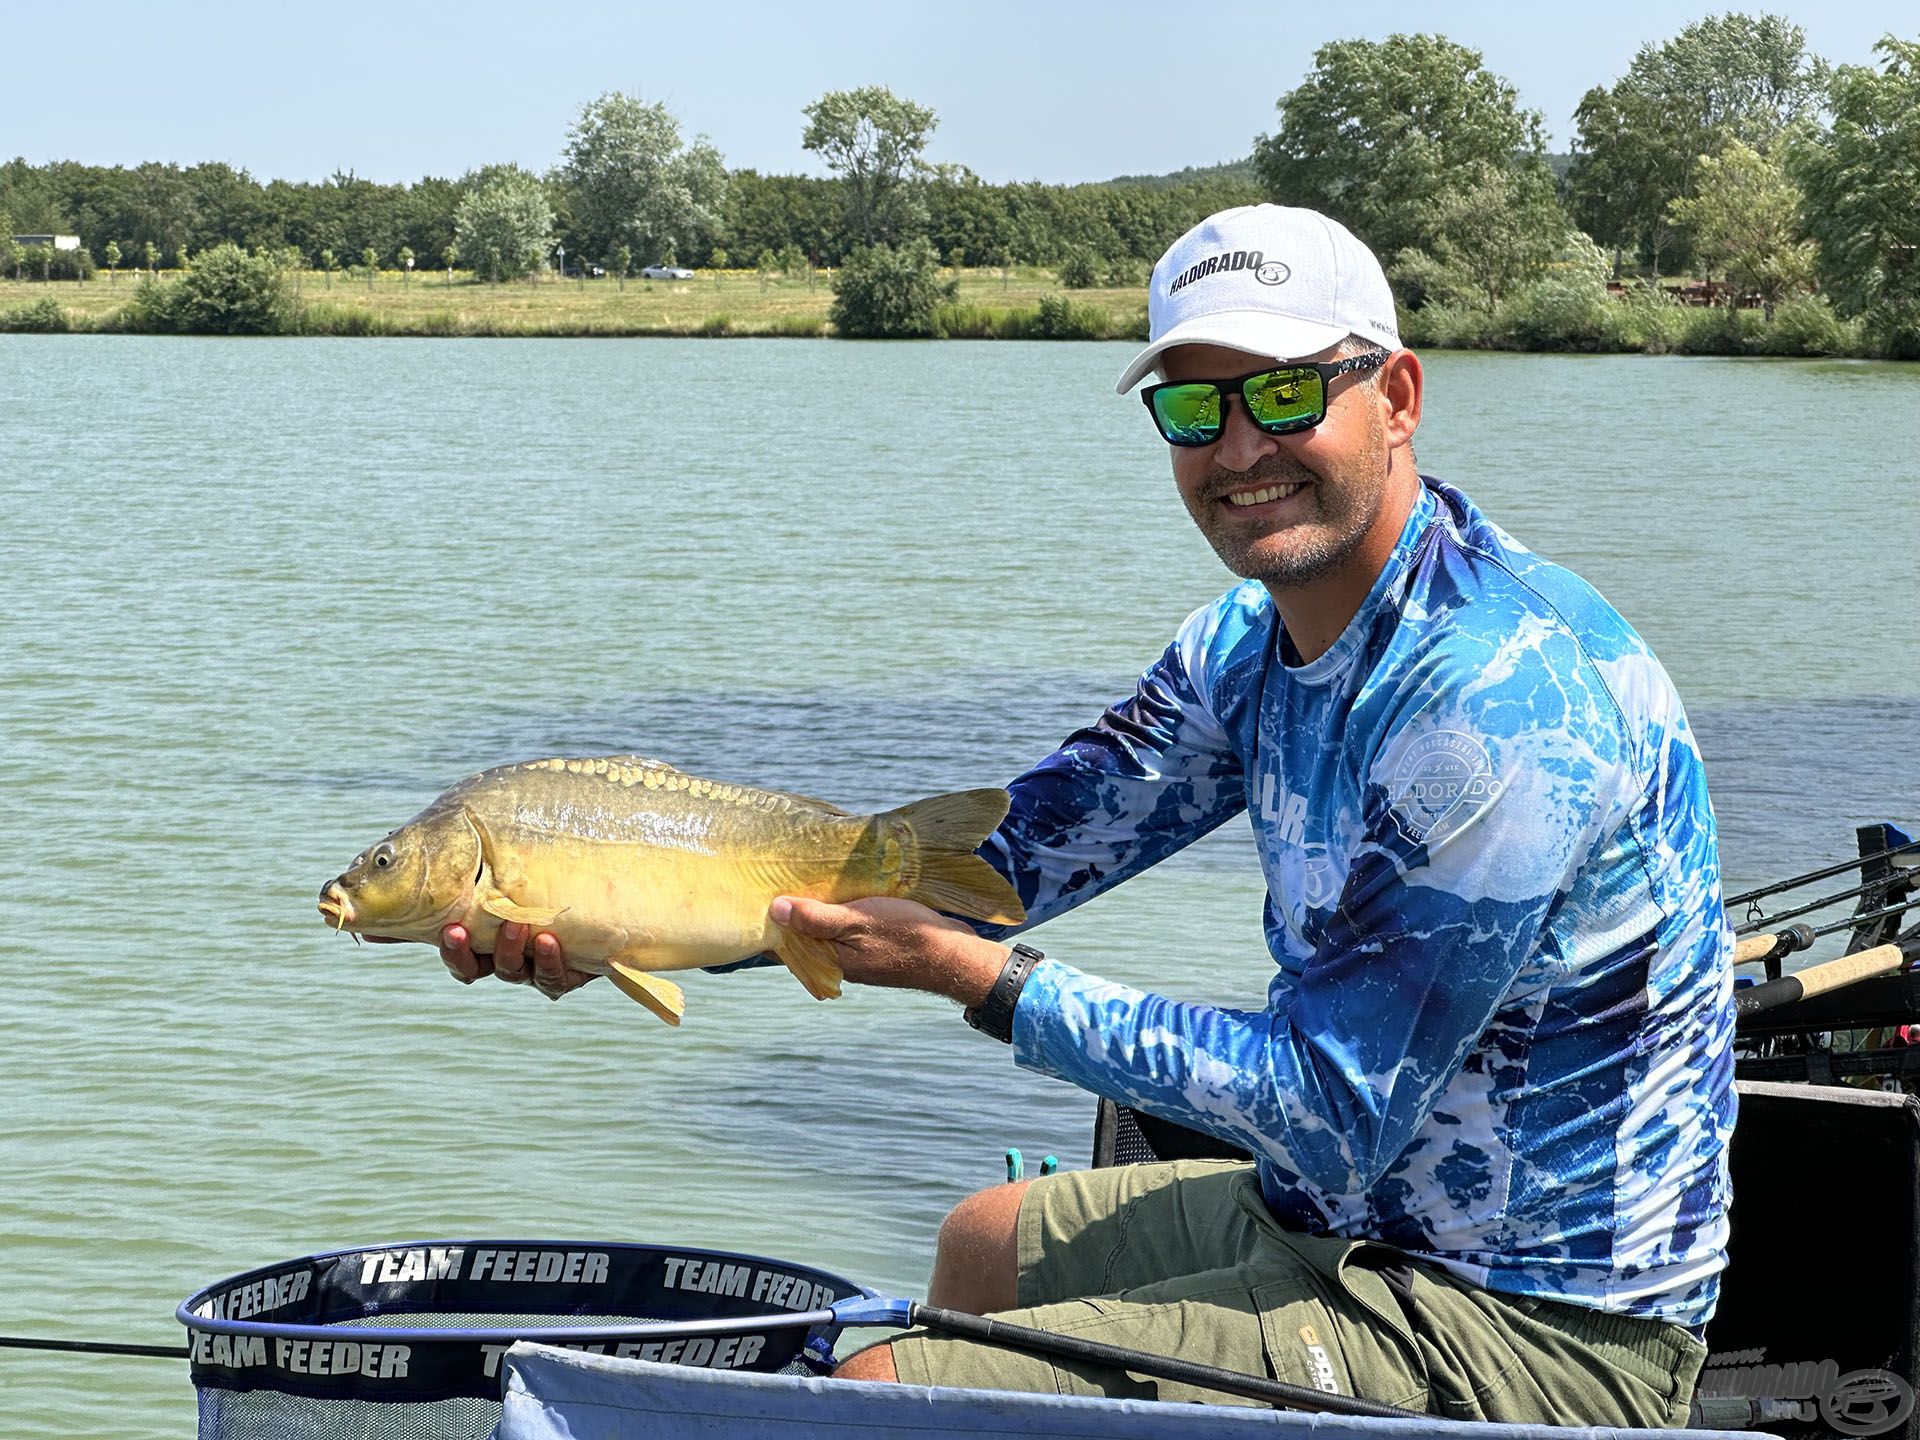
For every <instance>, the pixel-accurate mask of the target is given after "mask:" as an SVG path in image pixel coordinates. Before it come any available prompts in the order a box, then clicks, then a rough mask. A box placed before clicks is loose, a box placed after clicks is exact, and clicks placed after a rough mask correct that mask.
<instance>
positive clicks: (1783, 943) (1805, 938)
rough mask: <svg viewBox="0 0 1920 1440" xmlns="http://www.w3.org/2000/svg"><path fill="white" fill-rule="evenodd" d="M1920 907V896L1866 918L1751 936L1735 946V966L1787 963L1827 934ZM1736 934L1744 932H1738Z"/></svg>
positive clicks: (1851, 917) (1792, 926) (1867, 914)
mask: <svg viewBox="0 0 1920 1440" xmlns="http://www.w3.org/2000/svg"><path fill="white" fill-rule="evenodd" d="M1915 905H1920V895H1915V896H1913V897H1911V898H1910V899H1906V900H1902V901H1899V902H1898V903H1896V904H1893V905H1888V906H1885V907H1884V908H1882V909H1879V910H1869V911H1867V912H1866V913H1865V914H1864V915H1849V916H1848V917H1847V918H1846V919H1844V920H1836V921H1834V922H1833V923H1832V924H1831V925H1822V926H1820V927H1819V928H1818V929H1815V928H1814V927H1813V926H1811V925H1789V926H1787V928H1786V929H1784V930H1778V931H1775V932H1774V933H1773V934H1771V935H1749V936H1748V937H1747V938H1746V939H1744V940H1742V941H1740V942H1739V943H1738V944H1736V945H1735V946H1734V947H1733V963H1734V964H1736V965H1745V964H1746V963H1747V962H1749V961H1751V960H1766V959H1770V958H1771V959H1776V960H1784V959H1785V958H1786V957H1787V956H1789V955H1791V954H1793V953H1794V952H1795V951H1798V950H1805V949H1806V948H1807V947H1808V946H1809V945H1811V944H1813V942H1814V941H1816V940H1818V939H1819V938H1820V937H1821V936H1823V935H1834V934H1838V933H1839V932H1840V931H1842V930H1851V929H1853V928H1854V927H1855V926H1858V925H1864V924H1866V923H1867V922H1868V921H1869V920H1884V919H1886V918H1887V917H1888V916H1890V915H1899V914H1901V913H1902V912H1904V911H1907V910H1910V909H1912V908H1913V907H1914V906H1915ZM1733 933H1734V934H1736V935H1738V934H1740V933H1741V932H1740V931H1739V930H1735V931H1734V932H1733Z"/></svg>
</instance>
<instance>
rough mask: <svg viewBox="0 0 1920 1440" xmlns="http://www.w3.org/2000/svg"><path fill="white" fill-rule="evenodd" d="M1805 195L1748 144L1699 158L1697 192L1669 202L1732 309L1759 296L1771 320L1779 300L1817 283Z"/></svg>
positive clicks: (1776, 162)
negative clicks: (1719, 278)
mask: <svg viewBox="0 0 1920 1440" xmlns="http://www.w3.org/2000/svg"><path fill="white" fill-rule="evenodd" d="M1799 206H1800V191H1799V189H1798V187H1796V186H1795V185H1794V183H1793V182H1792V181H1791V180H1789V179H1787V177H1786V174H1785V173H1784V171H1783V170H1782V167H1781V164H1780V162H1779V160H1778V159H1776V158H1775V157H1773V156H1770V155H1762V154H1761V153H1760V152H1759V151H1758V150H1755V149H1754V148H1753V147H1752V146H1750V145H1748V144H1747V143H1746V142H1745V141H1743V140H1729V141H1728V142H1727V145H1726V148H1725V149H1723V150H1722V151H1721V152H1720V153H1719V154H1718V155H1702V156H1701V157H1700V160H1699V163H1698V165H1697V166H1696V168H1695V171H1694V181H1693V194H1692V195H1690V196H1681V197H1679V198H1678V199H1675V200H1673V201H1671V202H1669V204H1668V206H1667V208H1668V209H1669V210H1671V211H1672V212H1673V217H1674V219H1675V220H1676V221H1677V222H1678V223H1680V224H1682V225H1684V226H1686V227H1687V229H1688V230H1689V231H1690V232H1691V233H1692V235H1693V246H1694V253H1695V255H1696V256H1698V257H1699V259H1700V260H1701V261H1703V262H1704V263H1706V264H1708V265H1710V266H1712V267H1713V268H1714V269H1715V270H1717V271H1719V273H1720V274H1722V275H1724V276H1725V277H1726V278H1727V280H1728V281H1729V282H1731V284H1730V287H1729V295H1728V301H1729V304H1730V305H1731V304H1734V303H1737V301H1738V299H1739V297H1740V296H1741V295H1743V294H1756V295H1758V296H1759V297H1760V303H1761V305H1762V306H1763V307H1764V309H1765V311H1766V318H1767V319H1768V320H1769V321H1771V320H1772V319H1773V312H1774V308H1775V307H1776V306H1778V305H1779V304H1780V302H1781V301H1783V300H1785V299H1787V298H1789V297H1790V296H1792V295H1794V294H1797V293H1798V292H1800V291H1802V290H1805V289H1806V288H1808V286H1809V285H1811V283H1812V281H1813V265H1814V247H1813V245H1812V243H1811V242H1810V241H1807V240H1803V239H1801V238H1800V226H1799V219H1798V215H1797V213H1796V212H1797V211H1798V209H1799Z"/></svg>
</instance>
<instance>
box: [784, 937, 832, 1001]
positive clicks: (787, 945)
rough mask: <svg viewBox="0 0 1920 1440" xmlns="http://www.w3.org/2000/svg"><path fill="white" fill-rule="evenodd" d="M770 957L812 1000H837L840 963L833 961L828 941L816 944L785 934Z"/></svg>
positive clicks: (814, 941) (807, 939) (813, 940)
mask: <svg viewBox="0 0 1920 1440" xmlns="http://www.w3.org/2000/svg"><path fill="white" fill-rule="evenodd" d="M773 953H774V954H775V955H778V956H779V957H780V963H781V964H783V965H785V966H786V967H787V969H789V970H791V971H792V972H793V978H794V979H796V980H798V981H799V982H800V983H801V984H802V985H804V986H806V987H807V993H808V994H809V995H811V996H813V998H814V999H816V1000H838V999H839V998H840V978H841V977H840V962H839V961H838V960H836V959H835V958H834V954H833V945H832V943H831V942H830V941H826V940H816V939H814V938H813V937H812V936H811V935H796V934H794V933H793V931H791V930H788V931H786V932H784V936H783V938H782V939H781V941H780V946H779V948H778V949H776V950H775V951H774V952H773Z"/></svg>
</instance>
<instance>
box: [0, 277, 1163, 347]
mask: <svg viewBox="0 0 1920 1440" xmlns="http://www.w3.org/2000/svg"><path fill="white" fill-rule="evenodd" d="M950 278H953V279H956V280H957V281H958V282H959V287H960V290H959V298H958V302H957V304H958V306H959V307H961V309H962V310H964V311H965V312H967V318H968V320H969V321H970V324H969V325H968V326H967V327H965V333H991V332H992V331H993V327H994V326H995V324H996V323H997V322H1004V321H1005V319H1006V317H1009V316H1012V317H1013V318H1014V322H1015V323H1014V325H1013V326H1012V331H1011V333H1018V328H1019V327H1018V319H1019V316H1020V315H1021V314H1022V313H1025V312H1032V311H1035V310H1036V309H1037V307H1038V306H1039V303H1040V301H1041V299H1042V298H1043V297H1045V296H1048V295H1066V296H1068V297H1070V298H1071V300H1072V301H1073V302H1074V304H1075V305H1076V306H1078V307H1085V310H1083V312H1082V313H1083V314H1086V313H1087V312H1088V311H1099V312H1104V314H1105V316H1106V320H1107V326H1106V328H1107V329H1108V331H1109V333H1111V334H1113V335H1116V336H1128V335H1133V334H1135V333H1144V331H1145V328H1146V322H1145V310H1146V303H1147V298H1146V291H1145V289H1144V288H1127V289H1113V290H1074V291H1063V290H1062V289H1061V287H1060V284H1059V282H1058V280H1057V279H1055V277H1054V276H1053V274H1052V272H1050V271H1046V270H1039V269H1027V268H1022V269H1016V270H1015V271H1013V272H1012V274H1011V275H1007V276H1003V275H1002V274H1001V272H999V271H997V270H962V271H959V272H957V273H955V274H952V275H951V277H950ZM159 283H161V284H163V285H164V284H170V283H172V282H171V276H170V273H169V272H167V271H164V270H163V271H161V272H160V281H159ZM138 284H139V280H138V279H137V278H136V277H135V276H134V275H132V274H129V273H127V272H124V271H123V272H122V273H121V274H120V276H119V277H118V278H117V279H109V278H108V277H107V275H106V274H105V273H102V274H101V275H100V276H99V277H98V278H97V279H94V280H90V281H87V282H85V283H78V282H74V281H57V280H56V281H51V282H45V283H42V282H37V281H16V280H0V312H5V311H8V310H13V309H15V308H17V307H19V306H22V305H27V304H31V303H33V302H35V301H38V300H42V299H46V298H49V297H51V298H52V299H54V300H55V301H57V302H58V303H59V304H60V306H61V307H62V308H63V309H65V310H66V311H68V312H69V314H70V315H71V316H72V318H73V321H74V322H75V324H74V328H76V329H91V328H93V327H94V326H96V325H99V324H100V323H101V322H103V321H105V320H106V319H107V317H108V316H109V315H110V314H111V313H112V312H113V311H114V310H117V309H118V308H119V307H120V306H122V305H124V304H125V303H126V302H127V301H128V300H129V299H131V298H132V296H133V293H134V290H135V288H136V287H137V286H138ZM294 286H295V290H296V292H297V294H298V296H299V299H300V302H301V304H302V305H303V306H305V307H306V309H307V313H308V324H309V327H310V328H311V329H312V330H314V331H315V332H317V333H332V334H362V335H366V334H372V335H824V334H830V333H831V328H830V327H829V325H828V323H827V310H828V307H829V306H830V305H831V304H832V303H833V291H832V288H831V285H830V283H829V280H828V277H827V274H826V273H825V272H824V271H823V272H821V273H820V274H818V275H817V276H816V277H815V279H814V282H813V284H812V285H809V284H808V283H807V281H806V280H805V279H804V278H799V279H791V280H790V279H773V278H769V279H767V280H765V281H763V280H762V279H761V277H760V276H759V275H758V274H757V273H756V272H754V271H751V270H721V271H702V272H700V275H699V277H698V278H697V279H693V280H681V281H653V280H646V281H643V280H627V281H625V282H624V283H623V282H621V281H617V280H614V279H610V278H609V279H599V280H558V279H552V278H546V279H541V280H535V281H525V282H518V283H513V284H504V285H486V284H480V283H478V282H476V281H474V280H473V279H471V278H470V277H469V276H468V275H467V274H466V273H465V272H462V271H455V272H454V274H453V278H452V282H451V283H449V281H448V277H447V274H446V272H445V271H437V272H436V271H418V272H415V273H414V274H413V275H412V276H411V277H406V276H403V275H402V274H401V273H400V272H398V271H382V272H381V273H380V274H379V275H378V276H376V277H375V278H374V280H373V283H372V285H371V286H369V285H368V282H367V281H366V279H365V278H364V277H355V276H350V275H346V274H343V273H338V272H336V273H335V274H334V275H333V276H332V278H331V280H329V279H328V277H326V276H325V275H322V274H321V273H320V272H318V271H304V272H301V273H299V274H297V275H296V276H295V277H294ZM955 333H961V330H960V329H956V332H955ZM999 333H1009V330H1008V327H1007V326H1006V325H1005V324H1004V323H1001V324H1000V331H999Z"/></svg>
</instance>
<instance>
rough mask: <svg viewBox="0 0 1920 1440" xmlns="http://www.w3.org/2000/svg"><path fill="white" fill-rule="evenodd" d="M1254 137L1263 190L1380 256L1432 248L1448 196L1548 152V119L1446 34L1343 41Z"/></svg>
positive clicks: (1317, 61)
mask: <svg viewBox="0 0 1920 1440" xmlns="http://www.w3.org/2000/svg"><path fill="white" fill-rule="evenodd" d="M1313 59H1314V66H1313V70H1312V72H1311V73H1310V74H1309V75H1308V76H1307V78H1306V79H1305V80H1304V81H1303V82H1302V83H1301V84H1300V86H1299V87H1298V88H1297V89H1295V90H1292V91H1290V92H1289V93H1288V94H1286V95H1284V96H1282V97H1281V99H1280V105H1279V109H1280V128H1279V130H1278V131H1277V132H1276V133H1275V134H1273V135H1271V136H1266V135H1263V136H1261V137H1260V138H1259V139H1257V140H1256V141H1255V142H1254V154H1253V163H1254V170H1255V172H1256V173H1257V174H1258V176H1259V178H1260V182H1261V184H1262V185H1263V186H1264V187H1265V191H1266V193H1267V195H1268V196H1269V197H1271V198H1273V199H1275V200H1277V201H1279V202H1281V203H1283V204H1288V205H1305V206H1311V207H1313V208H1314V209H1317V210H1321V211H1324V212H1325V213H1326V214H1329V215H1331V216H1333V217H1334V218H1335V219H1336V220H1339V221H1340V222H1341V223H1342V224H1344V225H1346V226H1347V228H1349V229H1350V230H1352V231H1353V232H1354V233H1355V234H1356V235H1358V236H1359V237H1360V238H1361V239H1362V240H1364V241H1366V242H1367V243H1368V244H1369V245H1371V246H1372V247H1373V248H1374V250H1375V251H1377V252H1378V253H1380V254H1382V255H1392V254H1395V253H1397V252H1398V251H1401V250H1407V249H1430V248H1431V247H1432V245H1433V242H1434V229H1433V227H1434V224H1435V223H1436V216H1437V206H1438V202H1439V200H1440V198H1441V197H1442V196H1444V195H1446V194H1448V193H1449V192H1450V191H1452V190H1454V189H1456V188H1458V187H1460V186H1461V185H1462V184H1464V183H1470V182H1471V181H1473V180H1474V179H1476V178H1477V177H1478V175H1479V174H1480V173H1481V169H1482V167H1493V168H1495V169H1498V168H1503V167H1508V166H1511V165H1513V164H1514V163H1515V161H1516V158H1518V159H1519V160H1521V161H1533V160H1536V159H1538V158H1539V157H1540V156H1542V155H1543V154H1544V151H1545V144H1544V141H1543V140H1542V137H1541V131H1540V114H1539V112H1538V111H1535V110H1522V109H1521V108H1520V105H1519V97H1518V95H1517V93H1516V92H1515V90H1514V88H1513V86H1511V85H1509V84H1508V83H1507V82H1506V81H1505V80H1503V79H1501V78H1500V77H1499V76H1498V75H1495V74H1494V73H1493V72H1491V71H1490V70H1488V69H1486V68H1485V66H1484V65H1483V64H1482V63H1481V58H1480V52H1479V51H1477V50H1469V49H1468V48H1466V47H1465V46H1463V45H1457V44H1455V43H1454V42H1453V41H1451V40H1448V39H1445V38H1444V37H1442V36H1439V35H1389V36H1388V37H1387V38H1386V39H1385V40H1381V41H1372V40H1336V41H1334V42H1332V43H1331V44H1327V45H1322V46H1321V47H1320V48H1319V49H1318V50H1317V51H1315V52H1314V57H1313Z"/></svg>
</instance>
